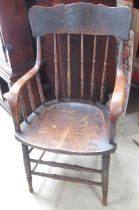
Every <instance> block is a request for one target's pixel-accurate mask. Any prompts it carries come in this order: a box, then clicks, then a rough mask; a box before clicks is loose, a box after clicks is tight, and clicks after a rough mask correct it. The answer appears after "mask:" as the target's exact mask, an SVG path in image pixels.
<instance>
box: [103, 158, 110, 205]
mask: <svg viewBox="0 0 139 210" xmlns="http://www.w3.org/2000/svg"><path fill="white" fill-rule="evenodd" d="M109 165H110V155H102V196H103V205H104V206H106V205H107V197H108V182H109Z"/></svg>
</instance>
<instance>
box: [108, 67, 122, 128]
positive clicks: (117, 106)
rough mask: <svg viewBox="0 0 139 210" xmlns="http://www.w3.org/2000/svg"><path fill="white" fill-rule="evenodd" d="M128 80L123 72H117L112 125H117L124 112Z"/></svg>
mask: <svg viewBox="0 0 139 210" xmlns="http://www.w3.org/2000/svg"><path fill="white" fill-rule="evenodd" d="M125 89H126V80H125V76H124V73H123V70H121V69H118V70H117V76H116V81H115V87H114V92H113V95H112V99H111V102H110V123H111V124H115V123H116V121H117V119H118V117H119V116H120V115H121V114H122V112H123V107H124V103H125Z"/></svg>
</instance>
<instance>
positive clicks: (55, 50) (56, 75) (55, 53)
mask: <svg viewBox="0 0 139 210" xmlns="http://www.w3.org/2000/svg"><path fill="white" fill-rule="evenodd" d="M57 64H58V59H57V41H56V34H54V66H55V97H56V100H58V94H59V91H58V65H57Z"/></svg>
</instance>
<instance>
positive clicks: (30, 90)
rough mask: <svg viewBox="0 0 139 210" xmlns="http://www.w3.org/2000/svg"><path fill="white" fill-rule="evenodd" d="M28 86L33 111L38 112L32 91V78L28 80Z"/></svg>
mask: <svg viewBox="0 0 139 210" xmlns="http://www.w3.org/2000/svg"><path fill="white" fill-rule="evenodd" d="M27 88H28V93H29V99H30V104H31V108H32V111H33V112H34V113H36V104H35V99H34V95H33V92H32V88H31V84H30V80H29V81H28V82H27Z"/></svg>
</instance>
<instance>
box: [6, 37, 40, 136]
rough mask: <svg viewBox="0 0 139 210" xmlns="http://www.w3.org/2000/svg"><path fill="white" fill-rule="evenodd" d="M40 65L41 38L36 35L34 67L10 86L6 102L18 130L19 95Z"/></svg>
mask: <svg viewBox="0 0 139 210" xmlns="http://www.w3.org/2000/svg"><path fill="white" fill-rule="evenodd" d="M40 65H41V40H40V37H37V56H36V63H35V65H34V67H33V68H32V69H31V70H29V71H28V72H27V73H26V74H25V75H24V76H22V77H21V78H20V79H19V80H18V81H17V82H16V83H15V84H14V85H13V86H12V88H11V90H10V93H9V96H8V103H9V106H10V110H11V114H12V117H13V121H14V126H15V130H16V131H17V132H20V122H19V116H18V112H19V96H20V93H21V91H22V89H23V87H24V86H25V85H26V84H27V82H28V81H30V80H31V79H32V78H33V77H34V76H35V75H36V74H37V72H38V71H39V69H40Z"/></svg>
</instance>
